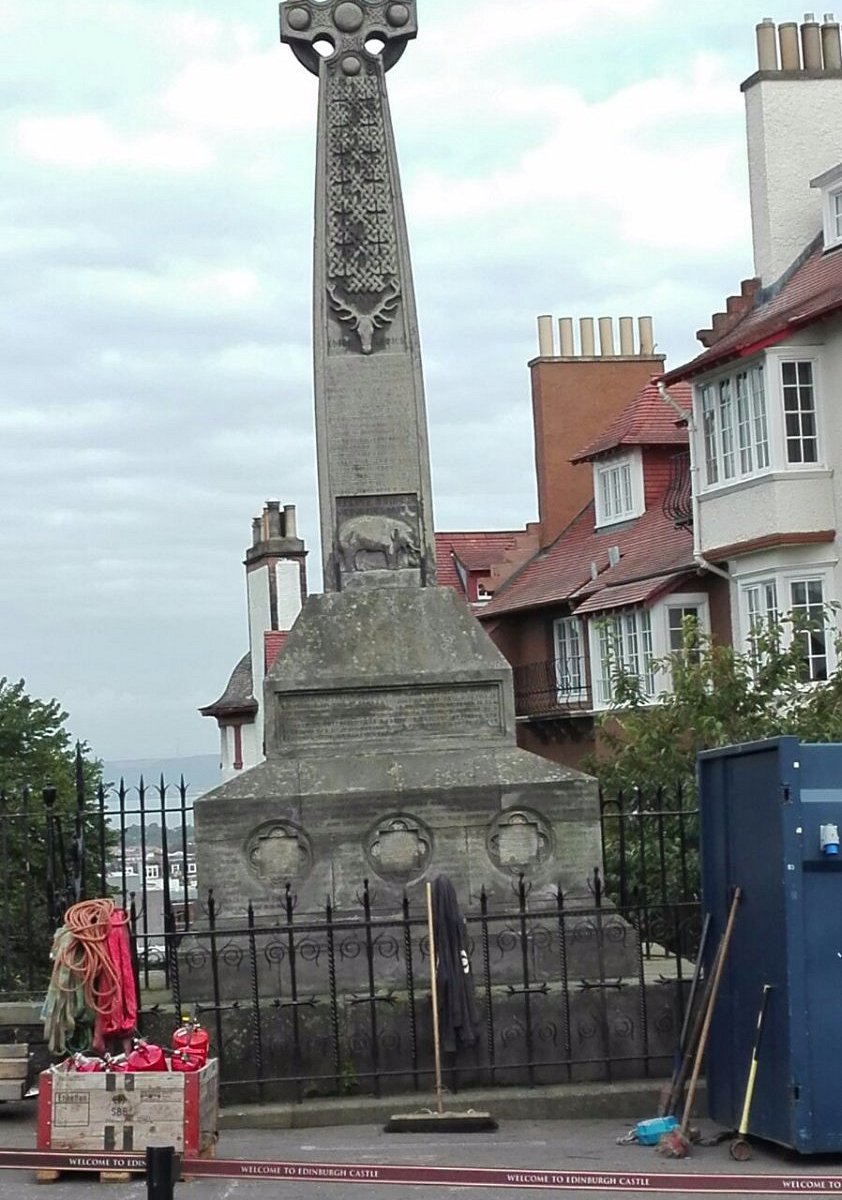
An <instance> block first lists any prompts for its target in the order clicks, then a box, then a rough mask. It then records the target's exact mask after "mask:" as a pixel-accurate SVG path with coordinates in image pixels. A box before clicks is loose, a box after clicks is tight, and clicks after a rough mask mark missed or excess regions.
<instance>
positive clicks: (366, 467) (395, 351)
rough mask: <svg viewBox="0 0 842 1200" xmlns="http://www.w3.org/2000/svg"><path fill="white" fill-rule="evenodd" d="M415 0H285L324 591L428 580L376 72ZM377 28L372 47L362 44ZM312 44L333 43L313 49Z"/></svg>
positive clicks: (403, 38) (400, 215)
mask: <svg viewBox="0 0 842 1200" xmlns="http://www.w3.org/2000/svg"><path fill="white" fill-rule="evenodd" d="M414 36H415V13H414V0H407V2H406V3H396V2H394V0H359V2H356V0H340V2H339V3H336V2H334V3H328V4H324V3H316V2H315V0H287V2H286V3H284V4H282V5H281V39H282V41H284V42H288V43H289V44H290V45H291V46H292V49H293V51H294V52H295V54H296V56H297V57H298V58H299V60H300V61H301V62H302V63H303V64H304V65H305V66H306V67H308V69H310V70H311V71H313V72H314V73H316V74H318V77H319V122H318V138H317V166H316V222H315V263H314V305H313V314H314V339H313V340H314V357H315V404H316V439H317V457H318V475H319V503H320V510H321V536H322V554H323V562H324V584H325V590H326V591H344V590H350V589H361V588H362V589H367V588H369V587H384V586H402V587H406V586H409V587H417V586H429V585H432V584H434V583H435V552H434V541H433V525H432V496H431V486H430V461H429V449H428V442H427V421H426V412H425V404H424V385H423V379H422V373H421V354H420V345H419V337H418V323H417V317H416V311H415V298H414V294H413V286H412V272H411V267H410V258H409V244H408V239H407V233H406V223H405V218H404V211H403V202H402V198H401V189H400V178H399V173H398V165H397V156H396V152H395V145H394V137H393V133H392V124H391V119H390V116H389V105H388V99H387V95H386V79H385V72H386V70H387V69H388V68H389V67H390V66H392V65H393V64H394V62H396V61H397V59H398V58H399V57H400V54H401V53H402V52H403V49H404V47H405V46H406V43H407V41H408V40H409V39H410V38H411V37H414ZM372 38H378V39H380V41H381V42H382V43H383V49H382V52H380V53H371V52H369V50H367V49H366V42H369V44H370V41H371V39H372ZM316 43H322V44H326V43H327V44H329V45H330V46H331V47H332V48H333V52H332V53H331V54H329V56H328V57H323V56H322V55H321V54H320V53H319V52H318V50H317V49H316V45H315V44H316Z"/></svg>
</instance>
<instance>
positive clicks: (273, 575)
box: [199, 500, 307, 783]
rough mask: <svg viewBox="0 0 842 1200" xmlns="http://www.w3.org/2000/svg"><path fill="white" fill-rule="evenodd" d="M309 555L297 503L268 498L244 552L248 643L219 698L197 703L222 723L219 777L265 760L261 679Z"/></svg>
mask: <svg viewBox="0 0 842 1200" xmlns="http://www.w3.org/2000/svg"><path fill="white" fill-rule="evenodd" d="M306 558H307V551H306V549H305V547H304V542H303V541H302V540H301V539H300V538H299V537H298V535H297V532H296V521H295V506H294V505H293V504H287V505H284V507H283V508H281V505H280V503H279V501H277V500H268V501H267V502H266V505H265V507H264V509H263V513H262V515H261V516H259V517H255V518H254V520H253V521H252V544H251V546H249V548H248V550H247V551H246V558H245V568H246V599H247V604H248V627H249V649H248V652H247V653H246V654H244V655H243V657H242V658H241V659H240V661H239V662H238V663H237V665H236V667H235V668H234V670H233V671H232V672H231V676H230V678H229V680H228V683H227V684H226V687H225V691H224V692H223V693H222V695H221V696H220V697H219V699H218V700H215V701H214V702H213V704H208V705H206V706H205V707H204V708H200V709H199V712H200V713H201V714H202V716H204V717H214V718H215V719H216V722H217V724H218V726H219V743H220V745H219V758H220V780H219V781H220V783H225V781H226V780H228V779H231V778H232V777H233V776H234V775H236V774H238V773H239V772H240V771H245V770H248V768H249V767H254V766H256V765H257V764H258V763H259V762H262V761H263V757H264V754H263V680H264V678H265V677H266V673H267V671H268V670H269V668H270V667H271V665H272V663H273V662H274V660H275V658H276V657H277V655H278V654H279V653H280V651H281V649H282V647H283V643H284V639H285V637H286V634H287V633H288V632H289V630H290V629H292V626H293V624H294V622H295V619H296V617H297V616H298V614H299V613H300V612H301V606H302V605H303V603H304V600H305V599H306V596H307V576H306V570H305V561H306Z"/></svg>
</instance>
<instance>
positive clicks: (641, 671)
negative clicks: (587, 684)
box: [588, 606, 657, 708]
mask: <svg viewBox="0 0 842 1200" xmlns="http://www.w3.org/2000/svg"><path fill="white" fill-rule="evenodd" d="M588 626H589V635H590V644H591V674H592V681H593V706H594V708H610V707H611V705H612V703H613V700H614V679H613V676H614V675H615V674H616V671H617V667H618V665H620V664H621V665H622V667H623V669H624V671H626V672H627V673H628V674H630V675H636V676H637V677H638V678H639V679H640V680H641V684H642V693H643V695H644V697H645V698H646V699H647V700H654V699H655V696H656V691H657V688H656V683H655V671H654V667H653V665H652V664H653V660H654V658H655V653H654V643H653V638H652V629H653V621H652V609H651V608H646V607H644V606H637V607H635V608H621V609H615V610H613V611H611V612H606V613H600V614H599V615H598V616H595V617H593V618H592V619H591V620H590V621H589V622H588Z"/></svg>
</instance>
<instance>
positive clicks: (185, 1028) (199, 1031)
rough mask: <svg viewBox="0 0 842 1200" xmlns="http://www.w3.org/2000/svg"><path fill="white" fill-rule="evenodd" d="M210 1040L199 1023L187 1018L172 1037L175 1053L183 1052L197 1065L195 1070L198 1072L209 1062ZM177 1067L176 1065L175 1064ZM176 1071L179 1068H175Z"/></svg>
mask: <svg viewBox="0 0 842 1200" xmlns="http://www.w3.org/2000/svg"><path fill="white" fill-rule="evenodd" d="M209 1042H210V1038H209V1036H208V1032H207V1030H206V1029H203V1028H202V1026H201V1025H200V1024H199V1022H198V1021H196V1020H195V1019H193V1018H191V1017H189V1016H185V1017H183V1018H182V1023H181V1025H180V1026H179V1027H178V1029H176V1031H175V1033H174V1034H173V1035H172V1048H173V1050H175V1051H180V1052H183V1053H184V1054H187V1055H189V1057H190V1058H191V1059H192V1060H193V1061H194V1062H195V1063H196V1066H195V1067H194V1068H192V1069H193V1070H198V1069H199V1068H200V1067H203V1066H204V1065H205V1063H206V1062H207V1061H208V1043H209ZM173 1065H174V1066H175V1064H174V1063H173ZM175 1069H176V1070H177V1069H178V1068H175Z"/></svg>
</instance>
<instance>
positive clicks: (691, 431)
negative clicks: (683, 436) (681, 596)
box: [658, 379, 731, 582]
mask: <svg viewBox="0 0 842 1200" xmlns="http://www.w3.org/2000/svg"><path fill="white" fill-rule="evenodd" d="M658 395H659V396H660V397H661V399H662V400H663V402H664V404H668V405H669V406H670V408H671V409H672V410H673V412H675V413H677V414H678V416H679V417H680V418H681V420H682V421H686V422H687V433H688V435H689V436H688V439H687V440H688V446H689V450H690V504H691V505H692V513H693V562H694V563H695V564H696V566H697V567H698V568H699V570H700V571H712V572H713V574H714V575H719V576H721V577H722V579H727V580H729V582H730V579H731V576H730V575H729V574H728V572H727V571H723V570H722V568H721V567H716V566H714V564H713V563H712V562H708V560H707V559H706V558H705V556H704V555H703V554H702V545H701V540H702V531H701V529H700V520H699V489H698V486H697V481H698V475H699V468H698V466H697V465H696V456H695V453H694V442H695V434H696V422H695V421H694V420H693V406H692V405H691V406H690V412H689V413H688V412H685V410H684V409H683V408H682V407H681V405H680V404H676V402H675V401H674V400H673V398H672V396H671V395H670V394H669V392H668V391H667V389H666V386H665V385H664V383H663V382H662V380H660V379H659V380H658Z"/></svg>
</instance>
